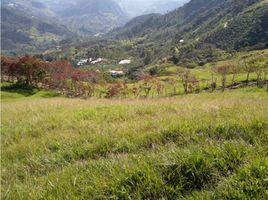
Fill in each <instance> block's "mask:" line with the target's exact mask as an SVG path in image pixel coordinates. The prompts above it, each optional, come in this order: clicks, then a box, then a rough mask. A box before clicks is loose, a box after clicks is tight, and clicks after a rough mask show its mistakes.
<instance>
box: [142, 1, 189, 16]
mask: <svg viewBox="0 0 268 200" xmlns="http://www.w3.org/2000/svg"><path fill="white" fill-rule="evenodd" d="M187 2H189V0H166V1H157V2H154V3H153V4H152V5H151V6H150V7H149V8H148V9H147V10H146V11H145V12H144V14H150V13H160V14H166V13H168V12H170V11H172V10H175V9H176V8H179V7H181V6H183V5H184V4H185V3H187Z"/></svg>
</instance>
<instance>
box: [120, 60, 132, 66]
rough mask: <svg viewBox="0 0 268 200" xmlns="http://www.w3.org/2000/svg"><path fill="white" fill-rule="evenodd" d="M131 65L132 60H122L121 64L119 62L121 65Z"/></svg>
mask: <svg viewBox="0 0 268 200" xmlns="http://www.w3.org/2000/svg"><path fill="white" fill-rule="evenodd" d="M130 63H131V60H121V61H120V62H119V65H128V64H130Z"/></svg>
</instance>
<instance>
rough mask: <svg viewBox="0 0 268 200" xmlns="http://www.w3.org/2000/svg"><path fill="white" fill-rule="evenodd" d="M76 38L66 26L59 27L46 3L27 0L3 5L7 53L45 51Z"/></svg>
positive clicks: (4, 46) (2, 15)
mask: <svg viewBox="0 0 268 200" xmlns="http://www.w3.org/2000/svg"><path fill="white" fill-rule="evenodd" d="M24 2H25V3H24ZM73 35H74V34H73V33H71V32H70V31H69V30H68V29H67V28H66V27H65V26H62V25H59V23H58V21H57V20H56V19H55V17H54V16H53V15H52V14H51V13H50V12H49V11H48V9H47V8H45V7H43V4H38V3H36V4H34V3H33V4H27V1H18V2H16V3H12V4H11V3H7V2H3V3H2V4H1V43H2V45H1V48H2V52H3V53H5V52H6V53H15V54H16V53H18V54H21V53H37V52H42V51H44V50H46V49H48V48H50V47H53V46H56V45H58V44H59V43H60V42H61V41H62V40H63V39H67V38H70V37H72V36H73Z"/></svg>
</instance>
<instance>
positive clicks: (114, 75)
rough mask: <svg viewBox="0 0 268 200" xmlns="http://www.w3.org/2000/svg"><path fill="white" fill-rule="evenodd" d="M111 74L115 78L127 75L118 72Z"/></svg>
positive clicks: (111, 72) (112, 71)
mask: <svg viewBox="0 0 268 200" xmlns="http://www.w3.org/2000/svg"><path fill="white" fill-rule="evenodd" d="M109 73H110V74H111V76H113V77H121V76H124V75H125V73H124V72H123V71H116V70H110V71H109Z"/></svg>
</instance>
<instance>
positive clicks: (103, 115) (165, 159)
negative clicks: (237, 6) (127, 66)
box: [1, 87, 268, 199]
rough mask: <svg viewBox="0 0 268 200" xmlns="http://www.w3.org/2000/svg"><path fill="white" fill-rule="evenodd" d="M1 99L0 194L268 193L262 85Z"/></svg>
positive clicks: (267, 99)
mask: <svg viewBox="0 0 268 200" xmlns="http://www.w3.org/2000/svg"><path fill="white" fill-rule="evenodd" d="M2 95H3V97H4V98H3V99H2V110H1V114H2V133H1V134H2V136H1V146H2V154H1V156H2V187H1V188H2V192H1V195H2V198H3V199H109V198H110V199H176V198H184V199H202V198H203V199H226V198H235V199H247V198H251V199H267V197H268V193H267V188H268V185H267V184H268V182H267V178H268V173H267V172H268V159H267V152H268V149H267V142H268V123H267V122H268V114H267V113H268V94H267V92H266V89H265V88H257V87H247V88H243V89H237V90H232V91H226V92H224V93H223V92H220V91H216V92H214V93H209V92H207V93H200V94H189V95H181V96H177V97H165V98H160V97H156V98H147V99H97V98H91V99H87V100H83V99H79V98H77V99H72V98H65V97H51V96H53V95H49V94H47V93H46V95H44V92H42V91H41V92H39V93H36V94H34V95H28V96H25V95H22V94H17V93H15V92H13V93H9V92H4V93H2ZM44 96H45V97H46V98H44Z"/></svg>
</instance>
